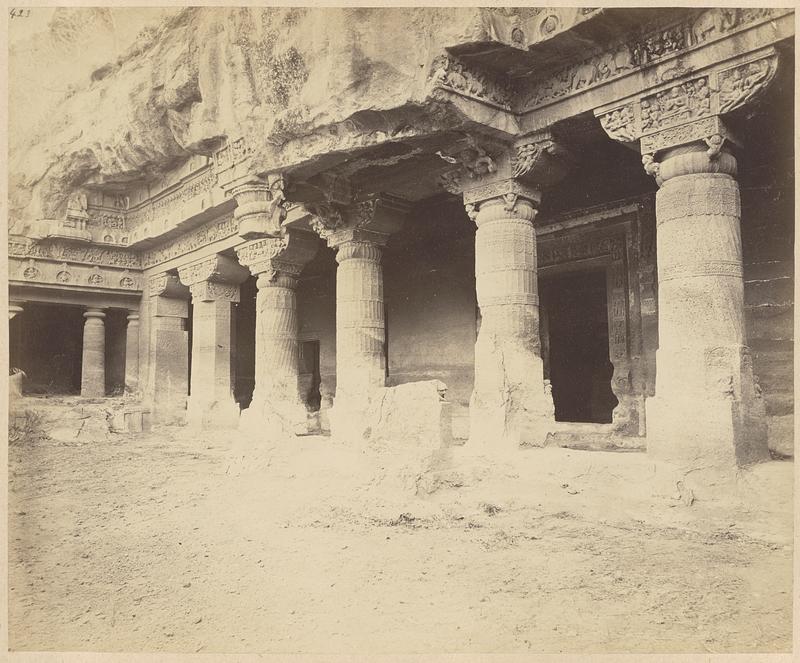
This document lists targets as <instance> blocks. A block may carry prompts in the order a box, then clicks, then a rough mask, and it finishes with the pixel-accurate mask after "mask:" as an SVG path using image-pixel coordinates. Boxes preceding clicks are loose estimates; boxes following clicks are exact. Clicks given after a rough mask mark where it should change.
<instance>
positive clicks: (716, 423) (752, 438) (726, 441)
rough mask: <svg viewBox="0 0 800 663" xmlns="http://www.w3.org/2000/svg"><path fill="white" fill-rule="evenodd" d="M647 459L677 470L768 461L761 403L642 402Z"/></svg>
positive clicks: (691, 399)
mask: <svg viewBox="0 0 800 663" xmlns="http://www.w3.org/2000/svg"><path fill="white" fill-rule="evenodd" d="M645 405H646V413H647V453H648V454H650V455H651V456H653V457H654V458H656V459H658V460H662V461H667V462H670V463H673V464H675V465H676V466H678V467H681V468H683V469H721V470H725V469H733V468H736V467H739V466H743V465H750V464H752V463H757V462H760V461H763V460H768V459H769V450H768V448H767V427H766V423H765V420H764V417H763V412H761V413H760V416H759V412H758V409H759V408H760V409H761V410H763V402H761V401H760V399H759V400H758V401H757V402H753V403H744V402H743V401H741V400H734V399H719V398H700V397H697V396H695V395H691V394H688V395H682V396H678V397H672V398H664V397H658V396H655V397H653V398H649V399H648V400H647V401H646V404H645Z"/></svg>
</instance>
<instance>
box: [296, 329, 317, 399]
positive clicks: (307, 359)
mask: <svg viewBox="0 0 800 663" xmlns="http://www.w3.org/2000/svg"><path fill="white" fill-rule="evenodd" d="M299 355H300V356H299V369H300V370H299V373H300V375H299V383H300V384H299V388H300V398H301V399H303V400H304V401H305V404H306V407H307V408H308V409H309V410H310V411H311V412H316V411H317V410H319V408H320V403H321V401H322V396H321V394H320V391H319V385H320V382H321V378H320V372H319V341H301V342H300V348H299Z"/></svg>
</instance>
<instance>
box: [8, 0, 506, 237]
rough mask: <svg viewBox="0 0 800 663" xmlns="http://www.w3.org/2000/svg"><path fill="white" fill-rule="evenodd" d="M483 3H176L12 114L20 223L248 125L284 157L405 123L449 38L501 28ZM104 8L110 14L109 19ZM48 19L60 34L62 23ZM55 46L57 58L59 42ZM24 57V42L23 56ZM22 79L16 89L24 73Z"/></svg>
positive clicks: (287, 162)
mask: <svg viewBox="0 0 800 663" xmlns="http://www.w3.org/2000/svg"><path fill="white" fill-rule="evenodd" d="M485 12H486V10H479V9H461V8H387V9H363V8H343V9H341V8H340V9H314V10H311V9H308V8H256V7H249V8H233V9H221V8H186V9H180V10H175V11H173V12H171V13H164V14H162V15H161V16H160V18H159V20H158V21H157V22H156V23H155V24H152V23H151V24H150V25H148V26H147V27H146V28H145V29H144V30H142V31H141V33H140V34H139V36H138V37H137V38H136V39H135V40H134V42H133V45H132V46H130V47H129V48H128V49H127V50H126V51H125V52H124V53H122V54H121V55H120V56H119V57H117V59H116V60H115V61H112V62H109V63H107V64H104V65H102V66H99V67H96V68H95V69H94V70H93V71H91V70H90V71H86V72H85V75H84V76H83V78H82V80H79V81H77V82H76V83H75V84H74V85H71V86H70V89H69V90H68V91H67V93H66V94H62V95H61V97H60V98H59V99H57V100H56V99H53V100H52V101H53V103H52V105H51V107H50V108H49V109H48V110H47V112H46V113H41V114H40V115H41V116H40V117H37V118H26V117H21V116H20V113H19V112H17V114H16V116H13V115H12V118H11V124H12V126H11V136H12V154H14V155H15V156H14V161H13V163H11V164H10V173H11V177H10V223H11V224H12V226H14V224H25V223H29V222H31V221H32V220H35V219H48V218H60V217H62V216H63V213H64V208H65V205H66V200H67V197H68V195H69V193H70V192H71V191H72V190H73V189H75V188H76V187H79V186H86V185H89V186H92V185H97V186H100V185H102V186H105V187H108V188H113V187H114V186H115V185H118V186H120V187H123V186H126V185H130V184H132V183H146V182H148V181H152V180H153V179H155V178H156V177H157V176H158V174H159V173H161V172H163V171H164V170H166V169H169V168H172V167H174V166H176V165H178V164H180V162H181V161H183V160H185V159H187V158H189V157H191V156H192V155H197V154H203V155H211V154H212V153H213V151H214V150H215V149H218V147H219V146H220V145H221V144H222V143H223V142H224V141H225V140H226V139H230V140H233V139H236V138H239V137H244V138H246V139H247V141H248V143H249V144H252V145H255V146H257V152H258V164H259V165H260V166H261V167H262V168H263V169H265V170H279V169H285V168H291V167H293V166H296V165H297V164H301V163H303V162H305V161H308V160H312V159H314V158H316V157H317V156H319V155H322V154H326V153H330V151H331V150H336V149H343V146H344V148H346V147H347V145H348V143H347V140H346V139H344V140H343V137H345V134H350V135H352V136H356V135H359V134H363V133H365V132H367V133H372V134H375V133H376V132H377V133H378V138H377V139H376V140H378V141H380V140H381V139H382V138H386V137H390V136H393V135H395V134H402V133H403V132H404V131H408V130H409V127H408V126H405V125H407V124H409V123H413V113H412V114H411V116H409V115H408V114H407V113H406V109H413V108H417V109H420V108H421V107H424V106H425V105H426V104H429V103H431V99H432V97H431V95H430V89H431V86H430V79H431V76H432V73H433V70H434V67H435V61H436V58H437V57H441V56H442V54H443V53H444V52H445V48H447V47H450V46H452V45H458V44H462V43H466V42H476V41H481V40H483V39H491V38H494V37H496V36H497V35H496V34H490V33H492V32H496V31H497V25H500V24H502V21H500V22H499V23H498V21H497V20H495V21H494V23H492V22H491V21H487V18H486V14H485ZM92 16H93V19H92V20H93V21H94V22H95V23H96V22H97V21H99V22H100V23H99V24H98V25H99V28H103V25H101V24H103V22H104V21H107V20H108V19H107V17H106V18H104V17H103V15H96V14H95V15H92ZM501 27H502V25H501ZM50 32H51V34H50V35H49V37H48V38H49V39H50V40H51V42H53V41H54V40H55V41H57V34H56V33H55V32H54V31H53V29H52V24H51V31H50ZM62 32H63V31H62ZM97 32H98V34H102V33H103V30H102V29H98V31H97ZM85 38H86V39H89V37H88V35H86V36H85ZM92 39H94V38H92ZM74 41H75V40H73V41H72V42H71V43H70V48H72V49H73V50H75V48H76V46H75V43H74ZM89 41H91V40H89ZM91 47H92V46H91V43H87V44H86V48H91ZM78 48H80V47H79V46H78ZM53 49H55V50H53ZM53 49H51V50H50V51H49V54H48V56H47V57H49V58H50V59H51V61H55V60H54V58H57V55H58V44H55V45H54V46H53ZM18 50H19V49H18ZM112 52H113V51H112ZM54 53H55V55H54ZM23 57H24V54H23V53H21V52H15V51H14V50H13V49H12V54H11V58H12V69H13V67H14V66H15V62H16V66H17V67H20V66H22V65H20V60H21V59H22V58H23ZM33 64H35V63H33ZM25 66H27V67H28V69H29V70H30V69H31V66H32V65H31V63H30V62H28V63H27V64H26V65H25ZM16 85H17V86H18V87H19V85H20V83H19V82H17V83H16ZM26 85H28V86H30V85H36V79H35V78H34V79H33V80H29V81H28V82H27V83H26ZM11 92H12V98H13V95H14V92H15V90H14V86H13V85H12V90H11ZM51 96H52V95H51ZM381 132H383V134H384V135H381ZM345 138H346V137H345ZM353 140H355V139H353ZM361 140H363V139H361ZM356 142H357V141H356ZM354 144H356V143H354Z"/></svg>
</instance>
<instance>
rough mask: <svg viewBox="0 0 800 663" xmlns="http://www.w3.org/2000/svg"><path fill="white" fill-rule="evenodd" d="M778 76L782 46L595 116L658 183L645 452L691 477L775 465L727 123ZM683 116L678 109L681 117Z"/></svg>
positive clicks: (732, 140)
mask: <svg viewBox="0 0 800 663" xmlns="http://www.w3.org/2000/svg"><path fill="white" fill-rule="evenodd" d="M777 67H778V54H777V51H776V50H775V49H774V48H773V47H769V48H764V49H759V51H756V52H755V53H743V54H742V55H741V56H738V57H736V58H734V59H731V60H727V61H725V62H724V63H720V64H718V65H715V66H712V67H710V68H708V69H705V70H703V71H702V72H699V73H697V74H695V75H687V76H684V77H682V78H680V79H675V80H671V81H669V82H668V83H667V84H665V85H662V86H659V87H656V88H654V89H650V90H647V91H646V92H643V93H642V94H640V95H638V97H637V98H632V99H627V100H624V101H622V102H618V103H617V104H616V105H610V106H607V107H603V108H598V109H596V110H595V111H594V113H595V115H596V116H597V117H598V119H599V120H600V124H601V126H602V127H603V128H604V129H605V131H606V133H607V134H608V135H609V136H610V137H611V138H613V139H615V140H618V141H620V142H622V143H624V144H627V145H628V146H630V147H634V148H636V147H637V145H636V141H639V145H638V148H639V149H640V150H641V154H642V164H643V165H644V168H645V171H646V172H647V173H649V174H651V175H653V176H654V177H655V178H656V182H657V183H658V185H659V187H660V189H659V191H658V194H657V196H656V253H657V263H658V339H659V347H658V350H657V351H656V385H655V396H653V397H652V398H650V399H648V400H647V401H646V405H645V410H646V415H647V416H646V427H647V447H648V451H649V452H650V453H652V454H654V455H656V456H658V457H660V458H665V459H669V460H672V461H675V462H676V463H678V464H679V465H681V466H683V467H688V468H691V469H700V468H706V467H721V466H728V467H730V466H731V465H744V464H748V463H752V462H755V461H758V460H761V459H764V458H767V457H768V450H767V443H766V424H765V412H764V402H763V398H762V397H761V391H760V388H759V387H758V384H757V382H756V380H755V378H754V376H753V362H752V358H751V356H750V351H749V349H748V347H747V345H746V337H745V325H744V283H743V278H742V242H741V231H740V216H741V211H740V201H739V185H738V184H737V182H736V179H735V177H736V159H735V158H734V156H733V154H732V152H731V150H732V146H733V145H734V144H736V143H737V142H738V141H736V140H735V138H734V137H733V136H732V135H731V134H730V132H729V131H728V129H727V127H726V126H725V124H724V121H723V116H724V115H725V114H726V113H730V112H731V111H734V110H736V109H737V108H739V107H740V106H743V105H745V104H749V103H750V102H751V101H752V100H753V99H755V98H756V97H757V96H758V95H759V94H761V92H763V90H764V89H766V87H767V86H768V85H769V84H770V81H772V79H773V78H774V76H775V73H776V71H777ZM675 109H679V111H676V110H675Z"/></svg>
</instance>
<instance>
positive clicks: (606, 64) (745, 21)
mask: <svg viewBox="0 0 800 663" xmlns="http://www.w3.org/2000/svg"><path fill="white" fill-rule="evenodd" d="M791 11H792V10H791V9H789V8H777V9H771V8H766V7H747V8H739V9H736V8H727V7H715V8H711V9H707V10H705V11H702V12H701V13H696V12H691V13H690V12H687V13H688V14H689V15H688V18H685V19H683V20H681V21H679V22H675V23H671V24H666V25H662V26H658V27H654V28H653V29H652V30H651V31H650V32H648V33H645V34H642V35H641V36H640V37H636V38H634V39H633V40H631V39H630V37H626V38H624V39H621V40H620V41H618V42H616V43H614V44H610V45H609V46H608V48H606V49H605V51H604V52H603V53H599V54H596V55H592V56H591V57H589V58H587V59H585V60H583V61H581V62H577V63H573V64H570V65H569V66H566V67H564V68H563V69H561V70H559V71H556V72H555V73H554V74H553V75H551V76H549V77H548V78H545V79H543V80H540V81H537V82H536V83H535V85H534V86H533V87H532V88H530V89H529V90H528V92H527V93H526V95H525V98H524V101H523V103H522V104H521V106H520V108H519V109H518V110H519V111H521V112H523V113H526V112H529V111H533V110H534V109H537V108H541V107H543V106H547V105H549V104H552V103H554V102H556V101H559V100H560V99H562V98H565V97H568V96H570V95H573V94H577V93H579V92H583V91H584V90H588V89H591V88H593V87H596V86H600V85H604V84H605V83H608V82H610V81H613V80H616V79H619V78H623V77H625V76H628V75H629V74H632V73H634V72H635V71H637V70H640V69H644V68H647V67H650V66H654V65H657V64H659V63H662V62H665V61H666V60H669V59H670V58H674V57H676V56H678V55H681V54H683V53H687V52H689V51H692V50H694V49H697V48H699V47H701V46H704V45H706V44H709V43H712V42H714V41H717V40H719V39H723V38H725V37H729V36H731V35H734V34H736V33H738V32H741V31H743V30H747V29H749V28H751V27H754V26H756V25H759V24H762V23H765V22H767V21H770V20H775V19H777V18H779V17H781V16H784V15H786V14H789V13H791ZM662 67H663V71H661V72H660V75H659V80H660V82H661V83H666V82H668V81H671V80H673V79H675V78H678V77H681V76H683V75H685V74H686V73H688V72H686V71H685V70H683V69H681V67H680V64H677V65H676V66H674V67H667V65H666V64H665V65H662Z"/></svg>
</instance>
